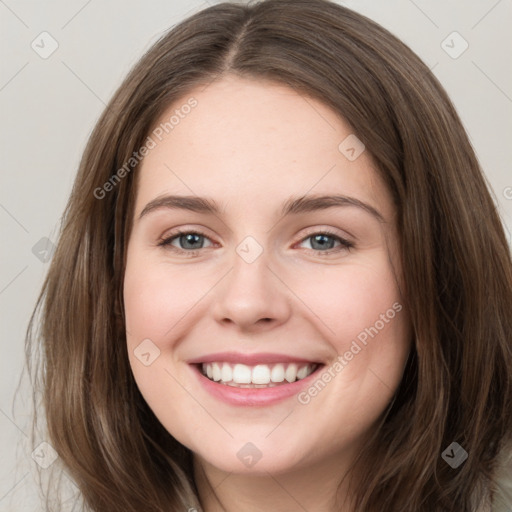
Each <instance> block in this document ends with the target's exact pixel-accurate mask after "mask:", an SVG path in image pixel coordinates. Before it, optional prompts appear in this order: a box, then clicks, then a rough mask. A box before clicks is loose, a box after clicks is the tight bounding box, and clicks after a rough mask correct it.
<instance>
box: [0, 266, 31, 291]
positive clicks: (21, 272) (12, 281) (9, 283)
mask: <svg viewBox="0 0 512 512" xmlns="http://www.w3.org/2000/svg"><path fill="white" fill-rule="evenodd" d="M27 268H28V265H26V266H25V268H24V269H23V270H21V271H20V272H18V273H17V274H16V275H15V276H14V277H13V278H12V279H11V280H10V281H9V282H8V283H7V284H6V285H5V286H4V287H3V288H2V289H1V290H0V295H1V294H2V293H4V292H5V290H7V288H9V286H11V284H12V283H14V281H16V279H18V277H19V276H21V274H23V272H25V270H27Z"/></svg>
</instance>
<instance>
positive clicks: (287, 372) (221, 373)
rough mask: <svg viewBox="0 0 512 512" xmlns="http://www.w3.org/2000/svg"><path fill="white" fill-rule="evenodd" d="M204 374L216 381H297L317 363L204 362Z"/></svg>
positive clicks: (257, 382) (259, 382)
mask: <svg viewBox="0 0 512 512" xmlns="http://www.w3.org/2000/svg"><path fill="white" fill-rule="evenodd" d="M202 369H203V374H205V375H206V376H207V377H208V378H209V379H211V380H214V381H215V382H220V383H221V384H224V383H226V384H227V383H232V384H263V385H264V384H270V383H271V382H273V383H279V382H283V381H284V380H287V381H288V382H295V381H296V380H300V379H304V378H305V377H307V376H308V375H310V374H311V373H313V371H314V370H315V369H316V365H315V364H301V365H300V366H299V365H298V364H297V363H277V364H271V365H268V364H257V365H256V366H247V365H245V364H240V363H237V364H231V363H203V365H202Z"/></svg>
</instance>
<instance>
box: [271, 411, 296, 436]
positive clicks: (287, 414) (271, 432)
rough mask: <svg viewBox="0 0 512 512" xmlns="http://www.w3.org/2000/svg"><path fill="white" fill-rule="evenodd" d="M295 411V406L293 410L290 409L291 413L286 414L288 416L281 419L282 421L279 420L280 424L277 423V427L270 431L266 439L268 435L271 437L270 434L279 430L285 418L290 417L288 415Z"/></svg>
mask: <svg viewBox="0 0 512 512" xmlns="http://www.w3.org/2000/svg"><path fill="white" fill-rule="evenodd" d="M293 411H295V407H294V408H293V409H292V410H291V411H290V412H289V413H288V414H287V415H286V416H285V417H284V418H283V419H282V420H281V421H280V422H279V423H278V424H277V425H276V426H275V427H274V428H273V429H272V430H271V431H270V432H269V433H268V434H267V435H266V436H265V439H266V438H267V437H269V436H270V434H272V433H273V432H274V431H275V430H277V428H278V427H279V426H280V425H281V424H282V423H283V422H284V420H285V419H286V418H288V416H290V414H291V413H292V412H293Z"/></svg>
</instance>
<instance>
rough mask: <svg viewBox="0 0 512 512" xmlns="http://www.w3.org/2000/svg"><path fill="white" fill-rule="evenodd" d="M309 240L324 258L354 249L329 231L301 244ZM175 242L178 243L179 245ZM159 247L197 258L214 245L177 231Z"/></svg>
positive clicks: (203, 237)
mask: <svg viewBox="0 0 512 512" xmlns="http://www.w3.org/2000/svg"><path fill="white" fill-rule="evenodd" d="M307 240H311V243H310V245H311V249H308V251H313V252H314V253H315V254H317V255H320V254H321V255H322V256H323V255H330V254H332V253H337V252H341V251H347V250H349V249H350V248H352V247H354V244H353V243H352V242H349V241H348V240H345V239H344V238H342V237H340V236H339V235H336V234H335V233H331V232H329V231H319V232H316V233H313V234H311V235H308V236H306V237H305V238H303V239H302V240H301V241H300V242H299V243H300V244H302V243H304V242H306V241H307ZM206 241H209V243H210V245H209V246H206V247H205V245H204V243H205V242H206ZM175 242H177V245H176V244H175ZM336 243H338V246H337V247H335V244H336ZM158 245H159V246H161V247H165V248H166V249H170V250H172V251H174V252H177V253H179V254H183V255H185V256H197V255H198V254H199V252H200V251H201V249H206V248H208V247H212V246H213V243H212V242H211V240H210V239H209V238H208V237H207V236H206V235H204V234H202V233H199V232H197V231H177V232H175V233H173V234H172V235H171V236H170V237H168V238H165V239H163V240H161V241H160V242H159V243H158Z"/></svg>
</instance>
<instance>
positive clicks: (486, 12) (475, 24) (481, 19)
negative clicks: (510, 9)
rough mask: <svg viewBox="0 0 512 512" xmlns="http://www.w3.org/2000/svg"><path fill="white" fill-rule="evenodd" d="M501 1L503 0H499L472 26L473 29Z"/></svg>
mask: <svg viewBox="0 0 512 512" xmlns="http://www.w3.org/2000/svg"><path fill="white" fill-rule="evenodd" d="M499 3H501V0H498V1H497V2H496V3H495V4H494V5H493V6H492V7H491V8H490V9H489V10H488V11H487V12H486V13H485V14H484V15H483V16H482V17H481V18H480V19H479V20H478V21H477V22H476V23H475V24H474V25H473V26H472V27H471V30H473V29H474V28H475V27H476V26H477V25H478V24H479V23H480V22H481V21H483V20H484V18H486V17H487V15H488V14H489V13H490V12H491V11H492V10H493V9H494V8H495V7H496V6H497V5H498V4H499Z"/></svg>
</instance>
